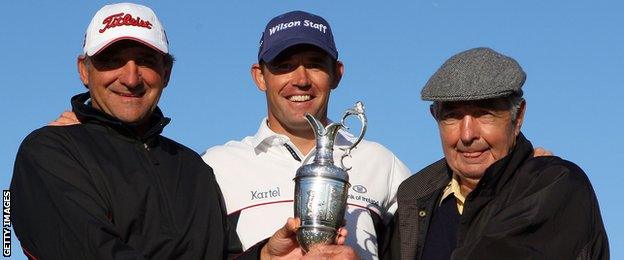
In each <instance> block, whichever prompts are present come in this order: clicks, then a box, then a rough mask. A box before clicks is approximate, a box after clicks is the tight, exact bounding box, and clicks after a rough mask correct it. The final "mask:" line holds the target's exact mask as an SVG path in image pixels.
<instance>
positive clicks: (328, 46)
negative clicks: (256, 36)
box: [258, 11, 338, 62]
mask: <svg viewBox="0 0 624 260" xmlns="http://www.w3.org/2000/svg"><path fill="white" fill-rule="evenodd" d="M297 44H311V45H314V46H316V47H319V48H321V49H322V50H324V51H325V52H327V54H329V56H331V57H332V58H334V59H338V50H337V49H336V44H335V43H334V36H333V34H332V31H331V27H329V23H328V22H327V21H326V20H325V19H323V17H320V16H318V15H314V14H311V13H307V12H303V11H292V12H288V13H285V14H282V15H279V16H277V17H275V18H273V19H271V21H269V23H268V24H267V26H266V28H265V29H264V32H263V33H262V37H261V38H260V50H259V51H258V61H261V60H262V61H265V62H270V61H272V60H273V59H274V58H275V57H277V55H279V54H280V53H281V52H282V51H284V50H286V49H287V48H289V47H291V46H294V45H297Z"/></svg>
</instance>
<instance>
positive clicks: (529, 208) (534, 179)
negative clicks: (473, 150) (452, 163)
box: [383, 134, 609, 260]
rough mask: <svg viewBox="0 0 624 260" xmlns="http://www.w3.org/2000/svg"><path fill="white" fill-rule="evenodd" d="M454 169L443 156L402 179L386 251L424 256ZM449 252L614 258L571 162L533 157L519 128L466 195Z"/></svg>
mask: <svg viewBox="0 0 624 260" xmlns="http://www.w3.org/2000/svg"><path fill="white" fill-rule="evenodd" d="M451 176H452V173H451V171H450V169H449V167H448V165H447V164H446V161H445V160H444V159H442V160H439V161H437V162H435V163H433V164H431V165H430V166H428V167H426V168H425V169H423V170H421V171H420V172H419V173H417V174H415V175H413V176H411V177H410V178H408V179H407V180H405V181H404V182H403V183H402V184H401V186H400V187H399V190H398V193H397V200H398V209H397V212H396V214H395V216H394V219H393V223H392V224H391V226H392V227H391V232H389V233H390V234H389V237H388V238H387V239H386V241H387V242H389V243H387V244H385V246H384V247H383V250H384V253H383V256H384V258H385V259H420V258H421V256H422V249H423V245H424V241H425V239H427V238H426V235H427V231H428V228H429V223H430V220H431V216H432V213H433V214H435V211H434V210H435V209H434V207H436V206H437V205H438V202H439V200H440V196H441V195H442V192H443V190H444V188H445V187H446V185H447V184H448V183H449V182H450V180H451ZM451 259H549V260H552V259H609V245H608V240H607V234H606V232H605V229H604V226H603V223H602V218H601V216H600V209H599V207H598V202H597V199H596V196H595V194H594V190H593V188H592V186H591V184H590V182H589V179H588V178H587V176H586V175H585V173H584V172H583V170H581V169H580V168H579V167H578V166H576V165H575V164H574V163H572V162H569V161H566V160H563V159H561V158H559V157H555V156H543V157H533V147H532V145H531V143H530V142H529V141H528V140H527V139H525V137H524V136H523V135H522V134H520V135H519V136H518V138H517V139H516V146H515V147H514V149H513V150H512V151H511V153H510V154H509V155H508V156H506V157H505V158H503V159H501V160H499V161H497V162H496V163H494V164H493V165H491V166H490V167H489V168H488V169H487V170H486V171H485V173H484V175H483V177H482V178H481V180H480V181H479V184H478V185H477V187H476V188H475V189H474V190H473V191H472V192H471V193H470V194H469V195H468V197H467V198H466V201H465V204H464V211H463V214H462V216H461V217H460V223H459V226H458V229H457V247H456V248H455V250H454V251H453V254H452V256H451Z"/></svg>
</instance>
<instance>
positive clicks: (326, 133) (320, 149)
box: [305, 113, 342, 165]
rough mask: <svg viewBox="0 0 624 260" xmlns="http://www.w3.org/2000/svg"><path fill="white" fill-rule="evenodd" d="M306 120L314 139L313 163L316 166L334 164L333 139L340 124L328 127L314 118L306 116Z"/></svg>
mask: <svg viewBox="0 0 624 260" xmlns="http://www.w3.org/2000/svg"><path fill="white" fill-rule="evenodd" d="M305 117H306V119H307V120H308V122H309V123H310V126H312V130H313V131H314V135H315V138H316V156H314V162H315V163H318V164H323V165H327V164H331V165H333V164H334V139H335V138H336V134H338V130H339V129H340V127H342V124H338V123H332V124H330V125H328V126H323V124H322V123H321V122H320V121H319V120H317V119H316V118H314V116H312V115H310V114H307V113H306V115H305Z"/></svg>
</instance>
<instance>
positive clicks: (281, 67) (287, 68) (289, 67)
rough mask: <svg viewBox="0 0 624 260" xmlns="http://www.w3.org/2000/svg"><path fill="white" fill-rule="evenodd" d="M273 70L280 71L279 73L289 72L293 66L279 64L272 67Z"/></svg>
mask: <svg viewBox="0 0 624 260" xmlns="http://www.w3.org/2000/svg"><path fill="white" fill-rule="evenodd" d="M273 67H274V68H275V69H277V70H280V71H289V70H291V69H293V67H294V66H293V65H292V64H290V63H280V64H276V65H275V66H273Z"/></svg>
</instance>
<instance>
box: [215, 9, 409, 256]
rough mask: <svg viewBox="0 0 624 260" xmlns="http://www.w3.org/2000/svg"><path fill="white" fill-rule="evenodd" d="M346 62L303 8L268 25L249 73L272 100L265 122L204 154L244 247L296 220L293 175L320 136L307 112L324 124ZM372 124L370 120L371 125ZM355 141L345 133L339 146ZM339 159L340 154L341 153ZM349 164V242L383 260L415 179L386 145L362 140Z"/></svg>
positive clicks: (326, 30) (322, 25) (325, 27)
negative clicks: (380, 248) (402, 190)
mask: <svg viewBox="0 0 624 260" xmlns="http://www.w3.org/2000/svg"><path fill="white" fill-rule="evenodd" d="M343 72H344V65H343V64H342V62H340V61H339V60H338V51H337V49H336V46H335V44H334V38H333V35H332V30H331V27H330V26H329V23H327V21H326V20H325V19H323V18H322V17H320V16H317V15H313V14H310V13H306V12H302V11H294V12H289V13H285V14H282V15H279V16H277V17H275V18H273V19H272V20H271V21H269V23H268V24H267V26H266V28H265V30H264V33H263V34H262V37H261V41H260V50H259V52H258V63H256V64H253V65H252V67H251V76H252V78H253V80H254V82H255V83H256V85H257V87H258V89H259V90H260V91H262V92H263V93H264V95H265V97H266V102H267V117H266V118H264V119H262V120H261V121H260V126H259V129H258V132H257V133H256V134H255V135H254V136H248V137H246V138H244V139H243V140H241V141H231V142H228V143H226V144H225V145H222V146H217V147H213V148H211V149H209V150H208V151H206V154H205V155H204V156H203V158H204V160H205V161H206V162H207V163H208V164H209V165H210V166H211V167H212V168H213V169H214V171H215V175H216V176H217V181H218V182H219V184H220V186H221V189H222V191H223V195H224V198H225V204H226V207H227V212H228V218H229V219H230V220H231V223H232V224H233V225H234V226H235V227H236V231H237V233H238V236H239V237H240V242H241V243H240V245H239V246H240V247H241V248H240V249H239V250H242V249H246V248H249V247H250V246H252V245H254V244H255V243H257V242H258V241H260V240H262V239H263V238H265V237H267V236H268V235H270V234H272V232H273V230H275V229H276V228H277V227H279V226H281V225H282V220H283V219H284V218H286V217H290V216H293V198H294V186H295V184H294V182H293V178H294V177H295V172H296V171H297V169H298V168H299V167H301V166H302V165H303V164H304V163H310V162H311V160H309V159H310V158H311V157H313V155H314V148H315V140H314V138H315V136H314V132H313V130H312V128H311V126H310V125H309V123H308V122H307V121H306V119H305V118H304V114H305V113H306V112H307V113H310V114H312V115H313V116H314V117H316V118H317V119H319V120H320V121H321V122H323V123H324V124H327V123H328V122H329V119H328V118H327V108H328V105H329V101H330V96H331V92H332V91H333V90H334V89H336V88H337V87H338V84H339V82H340V79H341V78H342V74H343ZM373 123H374V122H371V124H373ZM355 139H356V138H355V137H354V136H352V135H351V134H349V133H347V132H345V131H340V132H339V134H338V135H337V138H336V142H335V146H336V148H341V147H344V148H346V147H348V146H350V145H351V144H352V143H353V142H354V141H355ZM335 151H336V152H335V154H334V156H335V159H334V160H335V161H338V159H339V158H340V156H341V155H342V154H341V151H340V149H335ZM351 155H352V157H351V158H349V159H347V160H346V163H347V164H349V165H350V166H352V167H353V168H352V169H351V170H350V171H349V175H350V176H349V182H350V183H351V185H352V189H351V190H350V191H349V198H348V200H347V203H348V206H347V212H346V214H345V215H346V216H345V218H346V227H347V229H348V230H349V236H348V237H347V245H349V246H351V247H353V248H354V249H355V250H356V251H357V253H358V254H359V255H360V256H361V257H362V258H364V259H374V258H377V257H378V255H377V245H378V239H380V238H381V237H382V232H383V231H384V230H385V227H386V225H387V223H388V222H389V220H390V219H391V216H392V214H393V213H394V211H395V209H396V199H395V197H396V196H395V194H396V189H397V188H398V185H399V184H400V183H401V181H403V180H404V179H405V178H407V177H408V176H409V175H410V172H409V170H408V169H407V167H406V166H405V165H404V164H403V163H402V162H401V161H399V159H397V158H396V156H394V155H393V154H392V153H391V152H390V151H389V150H387V149H386V148H385V147H383V146H382V145H380V144H377V143H374V142H370V141H366V140H364V141H362V142H361V143H360V144H359V145H358V147H357V149H355V150H353V151H352V153H351Z"/></svg>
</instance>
